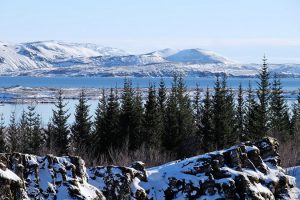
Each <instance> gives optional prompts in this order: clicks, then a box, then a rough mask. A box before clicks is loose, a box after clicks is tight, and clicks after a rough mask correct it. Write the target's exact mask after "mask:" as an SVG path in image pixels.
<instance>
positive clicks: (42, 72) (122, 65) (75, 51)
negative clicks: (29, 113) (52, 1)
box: [0, 41, 300, 76]
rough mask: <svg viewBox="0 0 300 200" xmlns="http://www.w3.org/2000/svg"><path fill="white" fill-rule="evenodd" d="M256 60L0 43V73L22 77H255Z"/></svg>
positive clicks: (297, 72)
mask: <svg viewBox="0 0 300 200" xmlns="http://www.w3.org/2000/svg"><path fill="white" fill-rule="evenodd" d="M259 68H260V64H238V63H237V62H235V61H232V60H230V59H228V58H226V57H225V56H222V55H219V54H217V53H215V52H213V51H209V50H203V49H199V48H195V49H181V50H180V49H170V48H167V49H162V50H158V51H153V52H150V53H145V54H129V53H127V52H125V51H124V50H120V49H116V48H112V47H104V46H100V45H95V44H89V43H87V44H85V43H67V42H60V41H38V42H28V43H21V44H12V43H6V42H0V75H25V76H57V75H67V76H172V75H173V74H174V72H179V73H183V74H186V75H188V76H209V75H213V74H216V73H226V74H228V75H229V76H230V75H232V76H255V75H256V74H257V73H258V69H259ZM269 68H270V71H272V72H277V73H279V74H281V75H284V76H300V64H269Z"/></svg>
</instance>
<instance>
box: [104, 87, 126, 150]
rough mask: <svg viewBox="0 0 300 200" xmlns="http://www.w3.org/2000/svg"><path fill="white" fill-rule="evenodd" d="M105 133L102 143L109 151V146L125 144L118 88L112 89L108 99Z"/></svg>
mask: <svg viewBox="0 0 300 200" xmlns="http://www.w3.org/2000/svg"><path fill="white" fill-rule="evenodd" d="M104 123H105V127H104V134H103V137H102V142H101V144H102V145H103V149H104V150H105V151H106V152H107V151H108V150H109V148H111V147H112V148H114V149H120V148H121V147H122V146H123V145H125V144H124V142H126V141H125V137H124V135H123V134H124V133H123V132H122V131H123V130H122V129H120V106H119V102H118V95H117V90H116V89H115V90H114V89H112V88H111V89H110V94H109V96H108V99H107V112H106V114H105V118H104Z"/></svg>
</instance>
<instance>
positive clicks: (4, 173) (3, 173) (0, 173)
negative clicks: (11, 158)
mask: <svg viewBox="0 0 300 200" xmlns="http://www.w3.org/2000/svg"><path fill="white" fill-rule="evenodd" d="M0 177H1V178H4V179H8V180H13V181H15V182H19V181H21V179H20V178H19V177H18V176H17V175H16V174H15V173H14V172H12V171H10V170H9V169H5V170H3V169H1V168H0Z"/></svg>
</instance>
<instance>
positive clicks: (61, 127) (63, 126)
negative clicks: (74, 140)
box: [52, 90, 70, 155]
mask: <svg viewBox="0 0 300 200" xmlns="http://www.w3.org/2000/svg"><path fill="white" fill-rule="evenodd" d="M56 99H57V103H55V108H56V109H55V110H52V112H53V116H52V130H53V140H54V144H56V145H57V153H58V155H65V154H68V153H69V150H70V149H69V148H70V142H69V136H70V130H69V125H68V119H69V117H70V114H68V109H66V106H67V103H64V97H63V92H62V90H59V92H58V96H57V97H56Z"/></svg>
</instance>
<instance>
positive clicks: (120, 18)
mask: <svg viewBox="0 0 300 200" xmlns="http://www.w3.org/2000/svg"><path fill="white" fill-rule="evenodd" d="M299 10H300V0H226V1H225V0H151V1H146V0H126V1H125V0H48V1H41V0H26V1H24V0H2V1H1V5H0V40H1V41H6V42H12V43H18V42H29V41H42V40H59V41H66V42H84V43H86V42H88V43H95V44H99V45H104V46H110V47H116V48H120V49H124V50H127V51H129V52H132V53H145V52H149V51H153V50H157V49H163V48H177V49H184V48H201V49H208V50H212V51H215V52H217V53H219V54H221V55H224V56H226V57H228V58H230V59H232V60H235V61H237V62H240V63H260V62H261V59H262V56H263V55H264V54H266V56H267V58H268V60H269V63H300V11H299Z"/></svg>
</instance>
